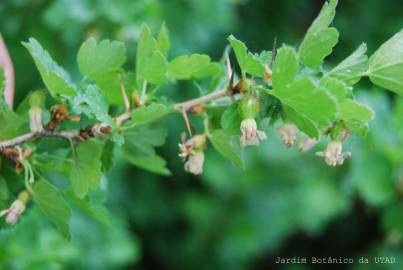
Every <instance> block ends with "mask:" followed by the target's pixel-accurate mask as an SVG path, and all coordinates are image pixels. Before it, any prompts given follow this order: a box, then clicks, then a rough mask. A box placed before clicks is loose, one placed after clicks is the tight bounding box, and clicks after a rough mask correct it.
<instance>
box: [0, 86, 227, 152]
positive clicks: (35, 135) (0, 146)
mask: <svg viewBox="0 0 403 270" xmlns="http://www.w3.org/2000/svg"><path fill="white" fill-rule="evenodd" d="M228 95H231V91H229V90H228V89H227V90H222V91H218V92H214V93H211V94H208V95H205V96H202V97H199V98H195V99H191V100H188V101H186V102H182V103H178V104H175V105H174V108H176V109H178V110H180V111H181V112H183V111H185V112H186V111H189V110H190V109H191V108H193V107H194V106H197V105H200V104H204V103H206V102H209V101H212V100H215V99H219V98H222V97H225V96H228ZM131 113H132V111H128V112H125V113H123V114H121V115H119V116H117V117H115V122H116V123H117V125H120V124H122V123H123V122H125V121H127V120H129V119H130V118H131ZM111 131H112V128H111V127H110V126H109V125H108V124H105V123H99V124H95V125H90V126H87V127H85V128H83V129H79V130H73V131H56V130H43V131H41V132H30V133H27V134H23V135H20V136H18V137H15V138H13V139H10V140H6V141H2V142H0V152H1V151H2V150H4V149H5V148H7V147H14V146H17V145H22V144H24V143H27V142H31V141H35V140H37V139H40V138H44V137H56V138H62V139H66V140H69V141H73V140H78V141H85V140H87V139H89V138H92V137H97V136H102V135H105V134H107V133H109V132H111Z"/></svg>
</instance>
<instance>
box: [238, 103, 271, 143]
mask: <svg viewBox="0 0 403 270" xmlns="http://www.w3.org/2000/svg"><path fill="white" fill-rule="evenodd" d="M238 110H239V113H240V115H241V118H242V119H243V120H242V122H241V127H240V129H241V133H242V134H241V139H240V144H241V147H245V146H247V145H259V144H260V141H263V140H265V139H267V136H266V133H264V132H263V131H260V130H258V129H257V124H256V120H255V118H256V117H257V116H258V115H259V111H260V105H259V100H258V99H257V97H254V96H248V95H247V96H245V97H244V98H243V99H242V100H241V101H240V102H239V105H238Z"/></svg>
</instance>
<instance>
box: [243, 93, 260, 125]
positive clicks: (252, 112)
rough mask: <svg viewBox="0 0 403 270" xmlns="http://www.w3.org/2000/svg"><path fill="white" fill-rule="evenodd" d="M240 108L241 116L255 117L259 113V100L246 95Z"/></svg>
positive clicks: (245, 117)
mask: <svg viewBox="0 0 403 270" xmlns="http://www.w3.org/2000/svg"><path fill="white" fill-rule="evenodd" d="M238 110H239V113H240V114H241V118H242V120H243V119H248V118H252V119H255V118H256V117H257V116H258V115H259V111H260V105H259V100H258V99H257V98H256V97H253V96H245V97H244V98H243V99H241V101H240V102H239V104H238Z"/></svg>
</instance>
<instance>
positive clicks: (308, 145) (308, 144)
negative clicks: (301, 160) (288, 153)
mask: <svg viewBox="0 0 403 270" xmlns="http://www.w3.org/2000/svg"><path fill="white" fill-rule="evenodd" d="M317 143H318V140H316V139H313V138H309V137H305V138H303V139H302V141H300V142H299V144H298V149H299V151H301V152H307V151H309V150H311V149H312V148H313V147H314V146H315V145H316V144H317Z"/></svg>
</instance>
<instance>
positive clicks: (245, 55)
mask: <svg viewBox="0 0 403 270" xmlns="http://www.w3.org/2000/svg"><path fill="white" fill-rule="evenodd" d="M228 41H229V42H230V44H231V46H232V49H233V50H234V52H235V56H236V59H237V60H238V64H239V66H240V67H241V70H242V73H248V74H250V75H252V76H256V77H264V76H265V67H264V65H263V64H262V63H261V62H260V61H259V59H258V58H257V57H256V56H255V55H253V54H252V53H250V52H248V49H247V47H246V45H245V44H244V43H243V42H242V41H240V40H238V39H236V38H235V37H234V36H232V35H231V36H229V37H228Z"/></svg>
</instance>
